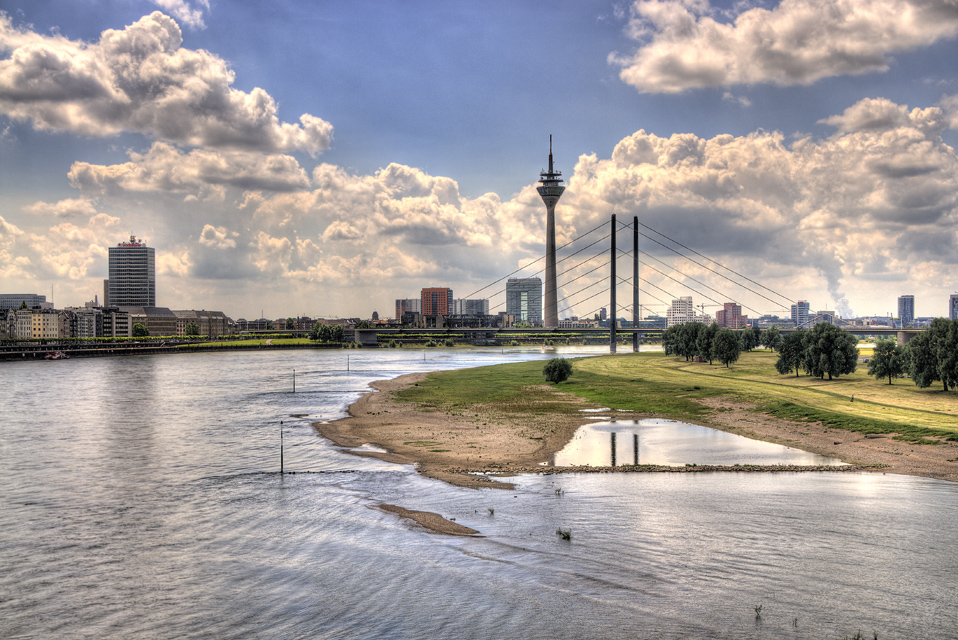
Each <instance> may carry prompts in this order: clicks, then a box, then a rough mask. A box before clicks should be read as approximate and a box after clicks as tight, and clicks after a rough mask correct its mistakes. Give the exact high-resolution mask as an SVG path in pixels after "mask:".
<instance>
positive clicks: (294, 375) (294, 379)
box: [293, 369, 296, 393]
mask: <svg viewBox="0 0 958 640" xmlns="http://www.w3.org/2000/svg"><path fill="white" fill-rule="evenodd" d="M293 393H296V369H293Z"/></svg>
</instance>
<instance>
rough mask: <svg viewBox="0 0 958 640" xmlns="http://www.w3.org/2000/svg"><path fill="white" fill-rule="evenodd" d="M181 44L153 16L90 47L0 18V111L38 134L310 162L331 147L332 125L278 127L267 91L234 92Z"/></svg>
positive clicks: (215, 68) (224, 76)
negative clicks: (135, 136) (141, 138)
mask: <svg viewBox="0 0 958 640" xmlns="http://www.w3.org/2000/svg"><path fill="white" fill-rule="evenodd" d="M169 4H171V5H174V6H178V7H185V6H186V5H185V3H184V2H182V0H177V1H173V0H170V2H169ZM182 43H183V35H182V32H181V31H180V27H179V25H178V24H177V23H176V21H175V20H173V18H171V17H169V16H167V15H165V14H163V13H161V12H159V11H156V12H154V13H152V14H150V15H148V16H144V17H143V18H141V19H140V20H138V21H136V22H134V23H133V24H131V25H129V26H127V27H126V28H124V29H119V30H115V29H109V30H107V31H104V32H103V33H102V34H101V36H100V40H99V41H98V42H95V43H85V42H77V41H73V40H68V39H67V38H64V37H62V36H59V35H51V36H45V35H41V34H38V33H35V32H33V31H30V30H28V29H26V28H17V27H14V26H13V23H12V21H11V18H10V16H8V15H6V14H2V13H0V52H9V57H7V58H6V59H4V60H0V113H3V114H5V115H7V116H9V117H11V118H13V119H16V120H22V121H29V122H31V123H32V125H33V126H34V127H35V128H36V129H39V130H47V131H66V132H70V133H75V134H81V135H90V136H108V135H113V134H117V133H120V132H122V131H132V132H139V133H143V134H146V135H149V136H151V137H153V138H157V139H161V140H166V141H169V142H174V143H178V144H183V145H189V146H196V147H210V148H217V149H239V150H246V151H260V152H267V153H289V152H294V151H306V152H308V153H310V154H312V155H315V154H317V153H320V152H322V151H323V150H325V149H327V148H328V147H329V144H330V141H331V140H332V131H333V127H332V125H331V124H329V123H328V122H326V121H324V120H322V119H321V118H318V117H316V116H313V115H310V114H308V113H306V114H303V115H302V116H300V119H299V123H298V124H293V123H289V122H281V121H280V120H279V117H278V116H277V106H276V102H275V101H274V100H273V98H272V97H271V96H270V95H269V94H268V93H266V92H265V91H264V90H262V89H260V88H255V89H253V90H252V91H251V92H249V93H246V92H243V91H240V90H238V89H235V88H233V87H232V84H233V80H234V73H233V71H232V70H231V69H230V68H229V65H228V64H227V62H226V61H224V60H223V59H221V58H219V57H217V56H215V55H214V54H212V53H210V52H208V51H203V50H192V49H185V48H183V47H182V46H181V45H182Z"/></svg>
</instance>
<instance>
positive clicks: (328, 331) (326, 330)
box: [309, 322, 346, 342]
mask: <svg viewBox="0 0 958 640" xmlns="http://www.w3.org/2000/svg"><path fill="white" fill-rule="evenodd" d="M345 335H346V332H345V330H344V329H343V325H341V324H323V323H322V322H317V323H316V324H314V325H313V328H312V329H310V330H309V339H310V340H316V341H318V342H342V341H343V338H344V337H345Z"/></svg>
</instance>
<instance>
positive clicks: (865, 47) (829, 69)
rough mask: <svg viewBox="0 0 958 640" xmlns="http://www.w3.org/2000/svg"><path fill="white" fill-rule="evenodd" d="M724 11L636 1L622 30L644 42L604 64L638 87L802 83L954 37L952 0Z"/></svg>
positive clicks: (789, 2) (669, 0)
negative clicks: (614, 67)
mask: <svg viewBox="0 0 958 640" xmlns="http://www.w3.org/2000/svg"><path fill="white" fill-rule="evenodd" d="M723 17H724V16H721V15H719V14H718V12H717V11H715V10H714V9H712V7H711V6H710V5H709V3H708V2H707V0H699V1H694V2H693V1H689V0H636V1H635V2H633V4H632V6H631V15H630V20H629V23H628V27H627V29H626V33H627V34H628V35H629V36H631V37H632V38H634V39H635V40H637V41H639V42H640V43H641V44H640V45H639V47H638V49H637V50H636V51H634V52H632V53H630V54H617V53H613V54H610V56H609V62H610V63H612V64H615V65H617V66H620V67H622V70H621V72H620V74H619V76H620V78H621V79H622V80H623V81H624V82H626V83H627V84H629V85H632V86H634V87H635V88H636V89H638V90H639V91H640V92H642V93H679V92H682V91H685V90H688V89H697V88H705V87H729V86H732V85H737V84H746V85H751V84H764V83H770V84H777V85H807V84H811V83H813V82H815V81H817V80H820V79H822V78H827V77H832V76H838V75H847V74H862V73H869V72H879V71H885V70H887V69H888V65H889V60H890V56H891V55H892V54H894V53H898V52H903V51H910V50H914V49H917V48H921V47H927V46H929V45H930V44H932V43H934V42H936V41H937V40H941V39H944V38H952V37H954V36H955V35H956V34H958V6H956V5H955V3H954V2H953V1H952V0H835V1H832V2H821V1H820V0H783V1H782V2H781V3H780V4H779V5H778V6H776V7H775V8H773V9H765V8H762V7H752V8H746V9H744V10H742V11H741V12H739V13H736V14H734V15H733V16H732V18H733V19H732V21H731V22H723V21H721V18H723Z"/></svg>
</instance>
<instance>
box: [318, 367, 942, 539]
mask: <svg viewBox="0 0 958 640" xmlns="http://www.w3.org/2000/svg"><path fill="white" fill-rule="evenodd" d="M424 377H425V374H422V373H415V374H409V375H405V376H402V377H400V378H396V379H395V380H386V381H380V382H376V383H373V387H374V388H376V389H377V390H378V391H377V392H372V393H368V394H366V395H364V396H363V397H362V398H360V399H359V400H358V401H357V402H356V403H355V404H353V405H352V406H351V407H350V408H349V415H350V417H348V418H344V419H342V420H337V421H333V422H318V423H316V424H315V425H314V426H315V427H316V429H317V430H319V432H320V433H321V434H322V435H324V436H325V437H327V438H329V439H330V440H332V441H333V442H335V443H336V444H338V445H341V446H344V447H358V446H360V445H363V444H371V445H374V446H376V447H378V448H381V449H384V450H385V453H378V452H374V451H362V452H355V451H354V452H352V453H355V454H356V455H364V456H371V457H376V458H380V459H382V460H386V461H389V462H398V463H403V464H415V465H416V466H417V469H418V470H419V472H420V473H422V474H423V475H426V476H429V477H433V478H438V479H441V480H444V481H446V482H449V483H451V484H455V485H459V486H464V487H473V488H479V487H494V486H495V487H500V488H511V487H512V485H510V484H508V482H503V481H501V480H493V479H491V478H499V477H508V476H509V475H512V474H516V473H562V472H567V471H574V472H584V471H592V472H599V471H616V472H619V471H648V472H680V473H690V472H702V471H716V470H729V471H735V472H748V471H756V470H762V471H802V470H811V469H813V468H808V467H763V468H755V467H753V468H741V467H736V468H732V467H728V468H723V467H714V466H699V467H697V468H687V467H645V466H643V467H628V466H625V467H615V468H607V469H599V468H588V469H585V468H582V467H572V468H560V467H552V466H543V465H542V464H540V463H549V461H550V460H551V456H552V454H554V453H555V452H556V451H559V450H560V449H562V447H564V446H565V444H566V443H567V442H568V441H569V440H570V439H571V438H572V434H573V433H574V432H575V430H576V429H577V428H578V427H580V426H581V425H582V424H584V423H585V422H587V420H585V419H584V418H583V417H582V416H581V415H568V414H555V413H542V414H539V415H531V414H529V413H525V414H521V415H518V416H517V415H509V414H503V413H500V412H496V411H495V410H493V409H492V408H490V407H483V406H476V407H471V408H470V409H469V410H465V411H456V412H445V411H442V410H439V409H433V408H428V407H425V408H424V407H420V406H417V405H415V404H412V403H403V402H399V401H398V400H396V398H395V394H396V392H397V391H398V390H399V389H402V388H404V387H406V386H407V385H412V384H415V383H417V382H418V381H419V380H422V379H423V378H424ZM534 393H535V394H536V398H539V397H541V399H542V402H543V403H545V402H548V403H549V404H551V405H554V404H555V403H556V402H557V401H558V402H561V403H568V404H570V405H572V406H575V407H577V408H582V409H585V408H594V407H591V406H590V405H589V404H588V403H587V402H586V401H584V400H583V399H581V398H579V397H577V396H574V395H571V394H564V393H561V392H557V391H556V390H555V387H552V386H549V385H542V387H541V388H537V389H535V390H534ZM704 404H705V405H706V406H707V407H709V408H710V409H713V411H712V412H711V413H710V414H709V415H708V416H707V417H706V419H704V420H701V421H700V422H701V423H702V424H703V425H705V426H709V427H713V428H716V429H721V430H723V431H728V432H731V433H736V434H739V435H743V436H747V437H749V438H754V439H757V440H764V441H767V442H775V443H778V444H784V445H787V446H790V447H794V448H798V449H803V450H806V451H811V452H814V453H819V454H822V455H826V456H831V457H834V458H839V459H841V460H843V461H845V462H847V463H849V464H851V465H853V466H852V467H851V469H850V470H859V469H863V468H864V469H869V470H873V471H876V472H880V473H900V474H906V475H916V476H925V477H929V478H939V479H942V480H949V481H952V482H956V481H958V462H956V460H958V443H954V442H943V443H942V444H939V445H913V444H908V443H905V442H899V441H897V440H894V439H892V437H891V436H882V437H874V436H865V435H862V434H860V433H855V432H851V431H845V430H842V429H834V428H826V427H823V426H822V425H821V424H819V423H812V422H790V421H787V420H782V419H779V418H776V417H774V416H771V415H767V414H762V413H759V412H756V411H755V410H754V407H750V406H748V405H745V404H741V403H734V402H731V401H729V400H728V399H722V398H712V399H709V400H707V401H705V402H704ZM629 417H630V418H633V419H639V418H643V417H648V416H643V415H639V414H631V413H630V414H629ZM814 469H818V468H814ZM842 469H844V470H845V471H848V470H849V468H848V467H826V468H823V470H828V471H832V472H839V471H840V470H842ZM478 474H482V475H478ZM424 526H427V525H424Z"/></svg>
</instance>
